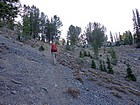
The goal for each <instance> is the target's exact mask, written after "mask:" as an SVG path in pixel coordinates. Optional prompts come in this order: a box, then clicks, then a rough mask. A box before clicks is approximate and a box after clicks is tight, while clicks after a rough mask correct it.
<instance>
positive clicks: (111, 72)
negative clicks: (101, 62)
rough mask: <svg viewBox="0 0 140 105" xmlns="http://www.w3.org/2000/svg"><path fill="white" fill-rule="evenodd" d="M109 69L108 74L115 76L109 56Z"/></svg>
mask: <svg viewBox="0 0 140 105" xmlns="http://www.w3.org/2000/svg"><path fill="white" fill-rule="evenodd" d="M107 69H108V73H109V74H114V71H113V69H112V66H111V63H110V59H109V57H108V56H107Z"/></svg>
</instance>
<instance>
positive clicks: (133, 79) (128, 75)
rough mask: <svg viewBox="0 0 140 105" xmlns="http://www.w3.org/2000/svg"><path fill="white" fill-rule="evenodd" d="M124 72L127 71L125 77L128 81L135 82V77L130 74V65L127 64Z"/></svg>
mask: <svg viewBox="0 0 140 105" xmlns="http://www.w3.org/2000/svg"><path fill="white" fill-rule="evenodd" d="M126 71H127V75H126V77H127V78H129V79H130V80H132V81H136V77H135V75H134V74H133V73H132V70H131V66H130V64H127V69H126Z"/></svg>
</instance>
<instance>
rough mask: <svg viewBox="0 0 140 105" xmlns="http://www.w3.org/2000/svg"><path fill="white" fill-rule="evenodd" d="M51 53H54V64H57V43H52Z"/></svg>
mask: <svg viewBox="0 0 140 105" xmlns="http://www.w3.org/2000/svg"><path fill="white" fill-rule="evenodd" d="M51 53H52V56H53V62H54V64H56V53H57V45H56V43H55V42H53V43H52V47H51Z"/></svg>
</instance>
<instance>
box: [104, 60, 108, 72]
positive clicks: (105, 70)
mask: <svg viewBox="0 0 140 105" xmlns="http://www.w3.org/2000/svg"><path fill="white" fill-rule="evenodd" d="M103 71H104V72H107V69H106V65H105V62H104V61H103Z"/></svg>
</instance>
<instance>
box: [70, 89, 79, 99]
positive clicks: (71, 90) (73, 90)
mask: <svg viewBox="0 0 140 105" xmlns="http://www.w3.org/2000/svg"><path fill="white" fill-rule="evenodd" d="M67 93H69V94H71V95H72V96H73V97H74V98H76V97H78V96H79V95H80V90H79V89H78V88H72V87H69V88H68V90H67Z"/></svg>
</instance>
